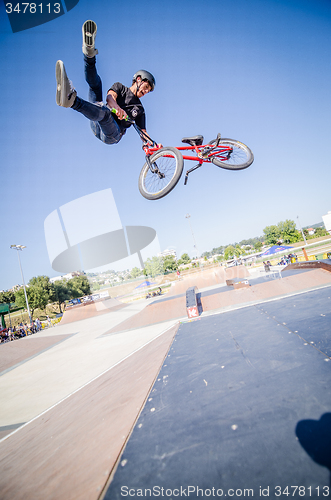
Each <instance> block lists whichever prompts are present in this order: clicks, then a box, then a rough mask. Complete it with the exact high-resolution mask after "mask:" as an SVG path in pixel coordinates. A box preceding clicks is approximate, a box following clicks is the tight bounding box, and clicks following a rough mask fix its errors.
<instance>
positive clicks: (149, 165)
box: [146, 155, 164, 179]
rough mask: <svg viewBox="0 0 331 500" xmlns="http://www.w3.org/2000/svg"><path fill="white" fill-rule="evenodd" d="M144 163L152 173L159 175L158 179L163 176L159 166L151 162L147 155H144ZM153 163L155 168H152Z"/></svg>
mask: <svg viewBox="0 0 331 500" xmlns="http://www.w3.org/2000/svg"><path fill="white" fill-rule="evenodd" d="M146 163H147V165H148V168H149V170H150V171H151V172H152V174H157V175H158V176H159V177H160V179H163V178H164V174H163V173H162V172H160V170H159V167H158V166H157V165H156V163H153V164H152V163H151V160H150V158H149V156H148V155H146ZM153 165H155V168H153Z"/></svg>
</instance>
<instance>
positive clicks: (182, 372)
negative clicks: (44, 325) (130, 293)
mask: <svg viewBox="0 0 331 500" xmlns="http://www.w3.org/2000/svg"><path fill="white" fill-rule="evenodd" d="M282 275H283V277H281V276H282ZM224 278H225V276H224ZM229 279H234V276H231V278H229ZM238 279H239V280H240V279H245V280H246V279H247V277H242V278H241V277H239V278H238ZM183 281H185V278H184V279H183ZM206 281H207V280H205V281H204V283H206ZM248 281H249V283H250V286H248V287H246V288H240V289H234V287H233V286H227V285H226V284H225V282H224V281H223V282H221V281H219V282H218V283H216V284H215V285H209V286H205V287H201V289H200V292H199V294H200V299H201V304H202V307H203V311H202V313H201V314H200V316H199V317H198V318H196V319H193V320H192V319H191V320H189V319H188V317H187V314H186V312H185V292H184V293H183V294H175V295H173V296H169V297H167V296H164V297H160V298H158V299H157V300H155V301H153V302H152V303H148V301H146V300H145V299H143V300H142V301H138V302H137V303H135V304H129V305H127V307H121V308H119V309H117V310H114V308H109V309H108V314H107V313H103V314H96V315H94V316H92V317H89V318H87V319H85V320H81V317H79V320H78V321H73V322H68V323H66V324H65V323H64V324H63V325H62V324H61V323H60V325H59V326H57V327H55V328H49V329H48V330H47V331H44V332H41V334H40V335H39V336H38V335H36V336H31V337H28V338H26V339H22V341H24V340H25V341H26V342H25V344H26V345H27V344H28V342H29V343H30V344H31V347H29V351H28V352H27V356H26V357H24V355H23V354H21V358H19V353H17V356H16V359H15V360H13V361H12V364H11V365H10V366H9V367H8V368H7V369H4V370H3V372H1V373H0V375H1V376H0V391H1V393H2V394H3V395H4V396H3V403H4V404H2V405H1V408H0V433H2V436H4V438H3V439H2V441H0V464H1V467H2V471H3V472H4V473H3V474H2V475H0V497H1V499H3V500H7V499H8V500H9V499H13V498H15V500H16V499H17V500H20V499H24V500H30V499H31V500H32V499H33V500H36V499H37V500H38V499H39V498H52V499H53V500H62V499H63V498H66V499H69V500H70V499H75V500H76V499H78V500H79V499H82V500H89V499H91V500H97V499H98V500H99V499H100V500H101V499H103V498H106V499H116V498H123V496H130V498H141V497H142V496H144V494H145V490H146V492H147V493H146V495H145V496H147V497H148V494H149V493H148V492H149V489H151V491H152V492H153V488H156V489H155V490H154V493H155V494H156V495H158V493H159V492H160V495H159V496H162V491H161V488H163V489H164V490H163V496H166V497H168V498H175V497H177V496H179V495H178V492H179V493H181V492H183V490H185V492H186V495H185V493H184V492H183V493H182V496H188V493H190V497H191V498H199V497H202V493H201V490H203V493H204V496H213V493H212V492H213V488H214V493H215V494H214V496H220V495H221V490H222V492H223V493H222V494H223V496H225V495H227V496H233V490H234V492H236V491H237V493H236V494H237V496H251V497H253V498H260V497H263V496H269V497H270V498H276V496H275V493H277V492H278V490H276V488H277V486H281V487H282V488H283V490H285V488H286V486H287V485H291V484H293V485H301V486H302V487H304V488H306V490H305V491H306V492H309V491H310V490H309V489H308V488H311V492H312V495H311V497H312V498H313V494H314V493H316V492H317V491H318V490H317V488H320V490H319V491H320V492H323V491H324V492H326V490H323V487H328V486H329V484H330V468H331V466H330V461H329V447H330V442H331V435H330V425H329V423H330V415H331V396H330V391H329V387H330V382H331V372H330V370H331V335H330V324H331V273H330V272H328V271H326V270H324V269H312V270H309V269H308V270H307V269H306V270H303V271H301V270H292V271H291V270H287V271H286V272H284V273H270V274H265V273H263V272H261V275H260V277H259V278H257V279H251V278H248ZM189 283H190V282H189ZM187 288H188V287H187ZM187 288H186V289H187ZM186 289H185V291H186ZM85 307H86V306H85ZM115 307H116V306H115ZM81 309H83V308H81ZM95 311H96V310H95ZM162 314H164V316H162ZM151 317H152V318H153V321H154V323H150V320H151ZM146 321H147V324H146ZM128 322H130V324H131V326H130V327H129V328H128ZM110 332H112V333H110ZM39 339H45V340H44V341H42V343H40V345H39V346H37V345H35V346H33V345H32V344H33V342H34V340H38V341H39ZM20 342H21V341H20V340H19V341H16V342H13V343H9V344H5V345H2V346H1V351H2V356H3V357H6V356H7V354H6V351H7V347H11V346H13V347H15V346H17V348H16V347H15V349H18V346H19V345H20ZM3 348H5V349H3ZM11 348H12V347H11ZM23 349H24V347H22V348H20V350H21V351H22V352H23ZM10 355H11V356H12V357H13V353H11V354H10ZM8 356H9V354H8ZM6 366H8V365H6ZM41 375H42V376H41ZM18 470H19V471H20V472H19V474H18V473H17V471H18ZM189 487H190V490H188V488H189ZM123 488H124V489H123ZM157 488H159V490H158V489H157ZM181 488H182V490H181ZM192 488H195V490H193V489H192ZM197 488H200V490H199V491H198V490H197ZM260 488H261V491H260ZM268 488H269V493H268V491H267V489H268ZM239 490H240V491H239ZM244 490H247V491H246V493H245V495H244ZM248 490H250V491H251V490H253V493H254V496H253V495H252V494H248ZM262 490H264V494H262ZM129 491H130V493H128V492H129ZM217 491H218V494H217ZM291 491H292V490H291ZM142 492H143V494H142ZM166 492H167V493H166ZM292 492H293V491H292ZM240 493H241V495H240ZM156 495H155V496H156ZM149 496H151V495H149ZM315 496H316V495H315Z"/></svg>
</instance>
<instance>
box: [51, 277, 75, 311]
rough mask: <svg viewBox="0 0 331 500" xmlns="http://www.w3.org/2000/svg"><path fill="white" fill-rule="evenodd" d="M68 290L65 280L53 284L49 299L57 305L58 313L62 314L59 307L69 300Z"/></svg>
mask: <svg viewBox="0 0 331 500" xmlns="http://www.w3.org/2000/svg"><path fill="white" fill-rule="evenodd" d="M71 298H72V297H71V296H70V290H69V288H68V283H67V281H66V280H59V281H55V282H54V283H53V293H52V297H51V299H52V300H53V301H54V302H57V303H58V306H59V310H60V313H62V308H61V305H62V304H63V303H64V302H65V301H66V300H69V299H71Z"/></svg>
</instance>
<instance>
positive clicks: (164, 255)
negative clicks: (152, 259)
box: [158, 249, 177, 260]
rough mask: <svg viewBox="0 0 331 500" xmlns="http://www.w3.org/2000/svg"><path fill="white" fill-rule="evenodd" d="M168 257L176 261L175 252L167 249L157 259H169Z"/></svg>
mask: <svg viewBox="0 0 331 500" xmlns="http://www.w3.org/2000/svg"><path fill="white" fill-rule="evenodd" d="M169 256H172V257H175V260H177V254H176V251H175V250H171V249H167V250H164V251H163V252H161V253H159V254H158V257H169Z"/></svg>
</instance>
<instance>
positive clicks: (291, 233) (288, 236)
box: [278, 219, 301, 243]
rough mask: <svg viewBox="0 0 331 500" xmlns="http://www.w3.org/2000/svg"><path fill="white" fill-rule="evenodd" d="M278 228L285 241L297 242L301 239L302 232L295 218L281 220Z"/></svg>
mask: <svg viewBox="0 0 331 500" xmlns="http://www.w3.org/2000/svg"><path fill="white" fill-rule="evenodd" d="M278 229H279V233H280V235H281V239H282V240H283V241H284V243H295V242H296V241H300V239H301V233H300V232H299V231H298V230H297V228H296V225H295V222H294V220H289V219H286V220H285V221H282V222H279V224H278Z"/></svg>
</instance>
